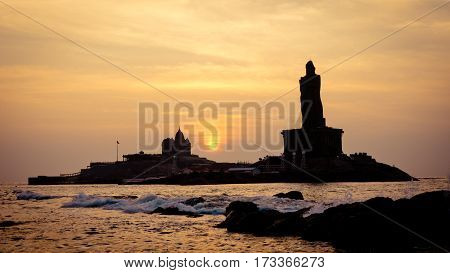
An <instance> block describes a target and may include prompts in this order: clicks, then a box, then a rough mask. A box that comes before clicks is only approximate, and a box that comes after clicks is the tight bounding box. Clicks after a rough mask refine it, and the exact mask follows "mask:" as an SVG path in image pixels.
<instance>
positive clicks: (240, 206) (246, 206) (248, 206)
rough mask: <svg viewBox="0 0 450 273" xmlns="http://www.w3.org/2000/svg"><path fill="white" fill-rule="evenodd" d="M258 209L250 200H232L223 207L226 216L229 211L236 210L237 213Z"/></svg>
mask: <svg viewBox="0 0 450 273" xmlns="http://www.w3.org/2000/svg"><path fill="white" fill-rule="evenodd" d="M257 210H258V206H257V205H256V204H255V203H252V202H243V201H233V202H231V203H230V204H229V205H228V206H227V207H226V209H225V216H228V214H230V212H231V211H237V212H239V213H244V212H245V213H249V212H255V211H257Z"/></svg>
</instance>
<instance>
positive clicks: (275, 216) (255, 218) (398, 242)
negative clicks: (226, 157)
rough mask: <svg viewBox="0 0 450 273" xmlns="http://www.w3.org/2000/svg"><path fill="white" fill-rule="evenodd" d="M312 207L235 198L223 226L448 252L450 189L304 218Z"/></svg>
mask: <svg viewBox="0 0 450 273" xmlns="http://www.w3.org/2000/svg"><path fill="white" fill-rule="evenodd" d="M308 209H309V208H306V209H302V210H299V211H296V212H289V213H282V212H279V211H276V210H267V209H259V208H258V207H257V205H256V204H254V203H252V202H242V201H234V202H232V203H230V204H229V205H228V207H227V209H226V212H225V216H226V219H225V220H224V221H223V222H222V223H220V224H219V225H217V227H218V228H226V229H227V230H228V231H229V232H242V233H251V234H254V235H263V236H293V235H295V236H300V237H301V238H303V239H305V240H309V241H325V242H330V243H331V244H333V245H334V246H335V247H336V248H337V249H338V251H343V252H448V250H449V249H450V235H449V233H448V231H449V230H450V191H434V192H427V193H422V194H419V195H416V196H414V197H412V198H410V199H399V200H396V201H394V200H392V199H390V198H385V197H376V198H372V199H369V200H367V201H364V202H355V203H351V204H343V205H338V206H336V207H332V208H328V209H326V210H325V211H324V212H323V213H320V214H312V215H309V216H307V217H304V214H305V213H306V212H307V211H308Z"/></svg>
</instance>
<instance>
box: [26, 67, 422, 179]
mask: <svg viewBox="0 0 450 273" xmlns="http://www.w3.org/2000/svg"><path fill="white" fill-rule="evenodd" d="M299 83H300V94H301V95H300V103H301V112H302V128H294V129H286V130H283V131H282V132H281V134H282V136H283V140H284V149H283V153H282V154H281V155H280V156H266V157H264V158H261V159H260V160H258V161H257V162H255V163H219V162H214V161H212V160H208V159H206V158H202V157H200V156H198V155H194V154H192V153H191V142H190V140H189V139H188V138H185V136H184V134H183V132H182V131H181V129H179V130H178V132H177V133H176V135H175V137H174V138H166V139H164V140H163V141H162V144H161V146H162V152H161V154H146V153H144V152H142V151H141V152H139V153H137V154H128V155H123V157H122V158H123V160H122V161H119V160H117V161H116V162H92V163H91V164H90V165H89V166H88V167H87V168H85V169H82V170H81V171H80V172H77V173H73V174H64V175H63V174H62V175H59V176H37V177H30V178H29V179H28V184H30V185H39V184H98V183H118V184H181V185H194V184H232V183H273V182H293V183H298V182H338V181H409V180H413V179H415V178H413V177H411V176H410V175H409V174H407V173H405V172H404V171H402V170H400V169H398V168H396V167H394V166H389V165H386V164H383V163H380V162H377V161H376V160H375V159H374V158H372V157H371V156H370V155H368V154H367V153H364V152H361V153H354V154H350V155H347V154H345V153H344V152H343V149H342V135H343V133H344V130H342V129H339V128H332V127H328V126H327V125H326V119H325V118H324V115H323V105H322V101H321V97H320V88H321V78H320V75H317V74H316V73H315V67H314V64H313V62H312V61H309V62H308V63H307V64H306V75H305V76H303V77H301V78H300V81H299Z"/></svg>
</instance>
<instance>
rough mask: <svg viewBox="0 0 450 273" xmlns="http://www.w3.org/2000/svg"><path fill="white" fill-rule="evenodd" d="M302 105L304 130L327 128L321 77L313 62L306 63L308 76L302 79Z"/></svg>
mask: <svg viewBox="0 0 450 273" xmlns="http://www.w3.org/2000/svg"><path fill="white" fill-rule="evenodd" d="M300 103H301V110H302V126H303V128H304V129H309V128H318V127H325V119H324V117H323V106H322V100H321V98H320V75H317V74H316V68H315V67H314V64H313V62H312V61H308V62H307V63H306V75H305V76H304V77H301V78H300Z"/></svg>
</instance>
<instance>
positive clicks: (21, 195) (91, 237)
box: [0, 179, 449, 252]
mask: <svg viewBox="0 0 450 273" xmlns="http://www.w3.org/2000/svg"><path fill="white" fill-rule="evenodd" d="M441 189H446V190H448V189H449V183H448V181H447V180H446V179H422V180H421V181H414V182H411V181H408V182H370V183H368V182H364V183H357V182H351V183H350V182H348V183H347V182H343V183H322V184H293V183H289V184H287V183H270V184H226V185H202V186H172V185H127V186H125V185H57V186H28V185H0V208H1V210H0V221H2V222H3V221H14V222H15V223H18V224H17V225H13V226H8V227H1V228H0V252H334V251H336V250H335V249H334V248H333V247H332V246H331V245H330V244H328V243H324V242H308V241H305V240H302V239H301V238H300V237H296V236H287V237H276V236H254V235H251V234H239V233H230V232H227V231H226V229H220V228H216V227H215V225H217V224H218V223H220V222H221V221H223V220H224V219H225V216H224V215H223V212H224V211H225V208H226V206H227V205H228V204H229V203H230V202H232V201H235V200H242V201H251V202H254V203H256V204H258V206H259V207H260V208H270V209H276V210H279V211H283V212H288V211H296V210H299V209H301V208H310V209H309V211H308V212H307V214H314V213H320V212H322V211H324V210H325V209H326V208H328V207H331V206H336V205H338V204H343V203H351V202H356V201H363V200H367V199H369V198H372V197H377V196H384V197H390V198H393V199H399V198H409V197H412V196H414V195H416V194H419V193H422V192H428V191H434V190H441ZM292 190H296V191H301V192H302V193H303V196H304V199H305V200H290V199H285V198H277V197H273V195H274V194H276V193H280V192H288V191H292ZM200 196H201V197H203V198H204V199H205V202H204V203H199V204H197V205H195V206H188V205H185V204H184V203H183V201H184V200H186V199H188V198H192V197H200ZM157 207H163V208H165V207H177V208H178V209H179V210H181V211H187V212H193V213H197V214H199V215H201V217H188V216H183V215H159V214H151V212H152V211H153V210H154V209H156V208H157Z"/></svg>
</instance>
